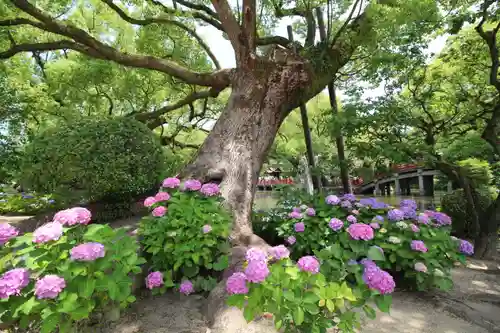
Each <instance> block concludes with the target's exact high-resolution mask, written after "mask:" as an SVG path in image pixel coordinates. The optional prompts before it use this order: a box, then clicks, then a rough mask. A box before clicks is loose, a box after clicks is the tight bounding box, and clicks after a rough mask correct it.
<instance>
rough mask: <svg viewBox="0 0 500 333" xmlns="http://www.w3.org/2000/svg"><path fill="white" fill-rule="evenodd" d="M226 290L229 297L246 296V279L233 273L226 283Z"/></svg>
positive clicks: (242, 275)
mask: <svg viewBox="0 0 500 333" xmlns="http://www.w3.org/2000/svg"><path fill="white" fill-rule="evenodd" d="M226 290H227V292H228V294H229V295H234V294H242V295H246V294H248V286H247V277H246V275H245V274H244V273H241V272H237V273H233V275H231V276H230V277H229V278H228V279H227V281H226Z"/></svg>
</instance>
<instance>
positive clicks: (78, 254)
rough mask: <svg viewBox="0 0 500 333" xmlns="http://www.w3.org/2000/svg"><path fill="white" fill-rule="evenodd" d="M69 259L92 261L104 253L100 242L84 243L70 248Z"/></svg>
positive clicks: (101, 256)
mask: <svg viewBox="0 0 500 333" xmlns="http://www.w3.org/2000/svg"><path fill="white" fill-rule="evenodd" d="M70 253H71V259H73V260H78V261H94V260H96V259H98V258H103V257H104V256H105V254H106V252H105V251H104V245H102V244H101V243H84V244H80V245H78V246H75V247H74V248H72V249H71V251H70Z"/></svg>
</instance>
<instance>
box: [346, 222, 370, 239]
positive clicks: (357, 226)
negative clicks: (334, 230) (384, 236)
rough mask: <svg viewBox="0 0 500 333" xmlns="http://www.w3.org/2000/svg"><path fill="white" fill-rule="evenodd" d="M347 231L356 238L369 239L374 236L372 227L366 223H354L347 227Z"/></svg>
mask: <svg viewBox="0 0 500 333" xmlns="http://www.w3.org/2000/svg"><path fill="white" fill-rule="evenodd" d="M347 232H348V233H349V235H351V238H352V239H356V240H360V239H362V240H370V239H373V237H374V236H375V234H374V232H373V229H372V227H370V226H369V225H368V224H363V223H354V224H351V225H350V226H349V227H348V228H347Z"/></svg>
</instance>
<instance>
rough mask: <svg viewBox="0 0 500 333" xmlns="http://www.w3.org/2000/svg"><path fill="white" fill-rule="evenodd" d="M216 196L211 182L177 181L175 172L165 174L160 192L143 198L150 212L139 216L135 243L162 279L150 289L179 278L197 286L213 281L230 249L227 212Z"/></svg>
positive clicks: (207, 286)
mask: <svg viewBox="0 0 500 333" xmlns="http://www.w3.org/2000/svg"><path fill="white" fill-rule="evenodd" d="M180 186H181V189H182V190H181V189H180V188H179V187H180ZM220 201H221V198H220V197H219V188H218V186H217V185H216V184H204V185H203V186H202V185H201V183H200V182H199V181H197V180H187V181H186V182H185V183H184V184H182V185H180V181H179V179H177V178H167V179H165V180H164V182H163V187H162V189H161V190H160V192H159V193H158V194H156V195H155V196H154V197H148V198H146V200H145V201H144V205H145V206H148V207H149V208H150V209H151V216H148V217H145V218H143V219H142V220H141V222H140V226H139V235H140V237H141V244H142V247H143V249H144V252H145V256H146V258H147V259H148V262H149V263H150V264H151V267H150V269H151V271H152V272H154V273H157V276H158V274H159V273H161V276H162V278H164V279H166V280H165V281H163V283H162V287H161V288H160V289H157V288H156V289H155V292H163V291H165V289H166V288H168V287H172V286H174V284H173V283H172V282H176V283H180V282H181V281H184V282H185V283H192V282H194V285H192V287H193V288H195V289H201V290H210V289H212V288H213V287H214V286H215V284H216V282H217V278H218V275H219V274H218V273H217V272H220V271H223V270H224V269H225V268H226V267H227V266H228V261H229V260H228V253H229V249H230V247H229V242H228V236H229V225H230V222H231V218H230V216H229V215H228V214H227V212H226V211H225V210H224V208H223V207H222V206H221V203H220ZM153 277H154V276H153ZM188 281H189V282H188ZM181 286H182V284H181ZM184 286H186V284H184ZM181 289H182V288H181ZM185 290H187V289H185Z"/></svg>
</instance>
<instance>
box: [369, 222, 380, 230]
mask: <svg viewBox="0 0 500 333" xmlns="http://www.w3.org/2000/svg"><path fill="white" fill-rule="evenodd" d="M370 227H372V228H373V229H380V224H378V223H377V222H372V223H370Z"/></svg>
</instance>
